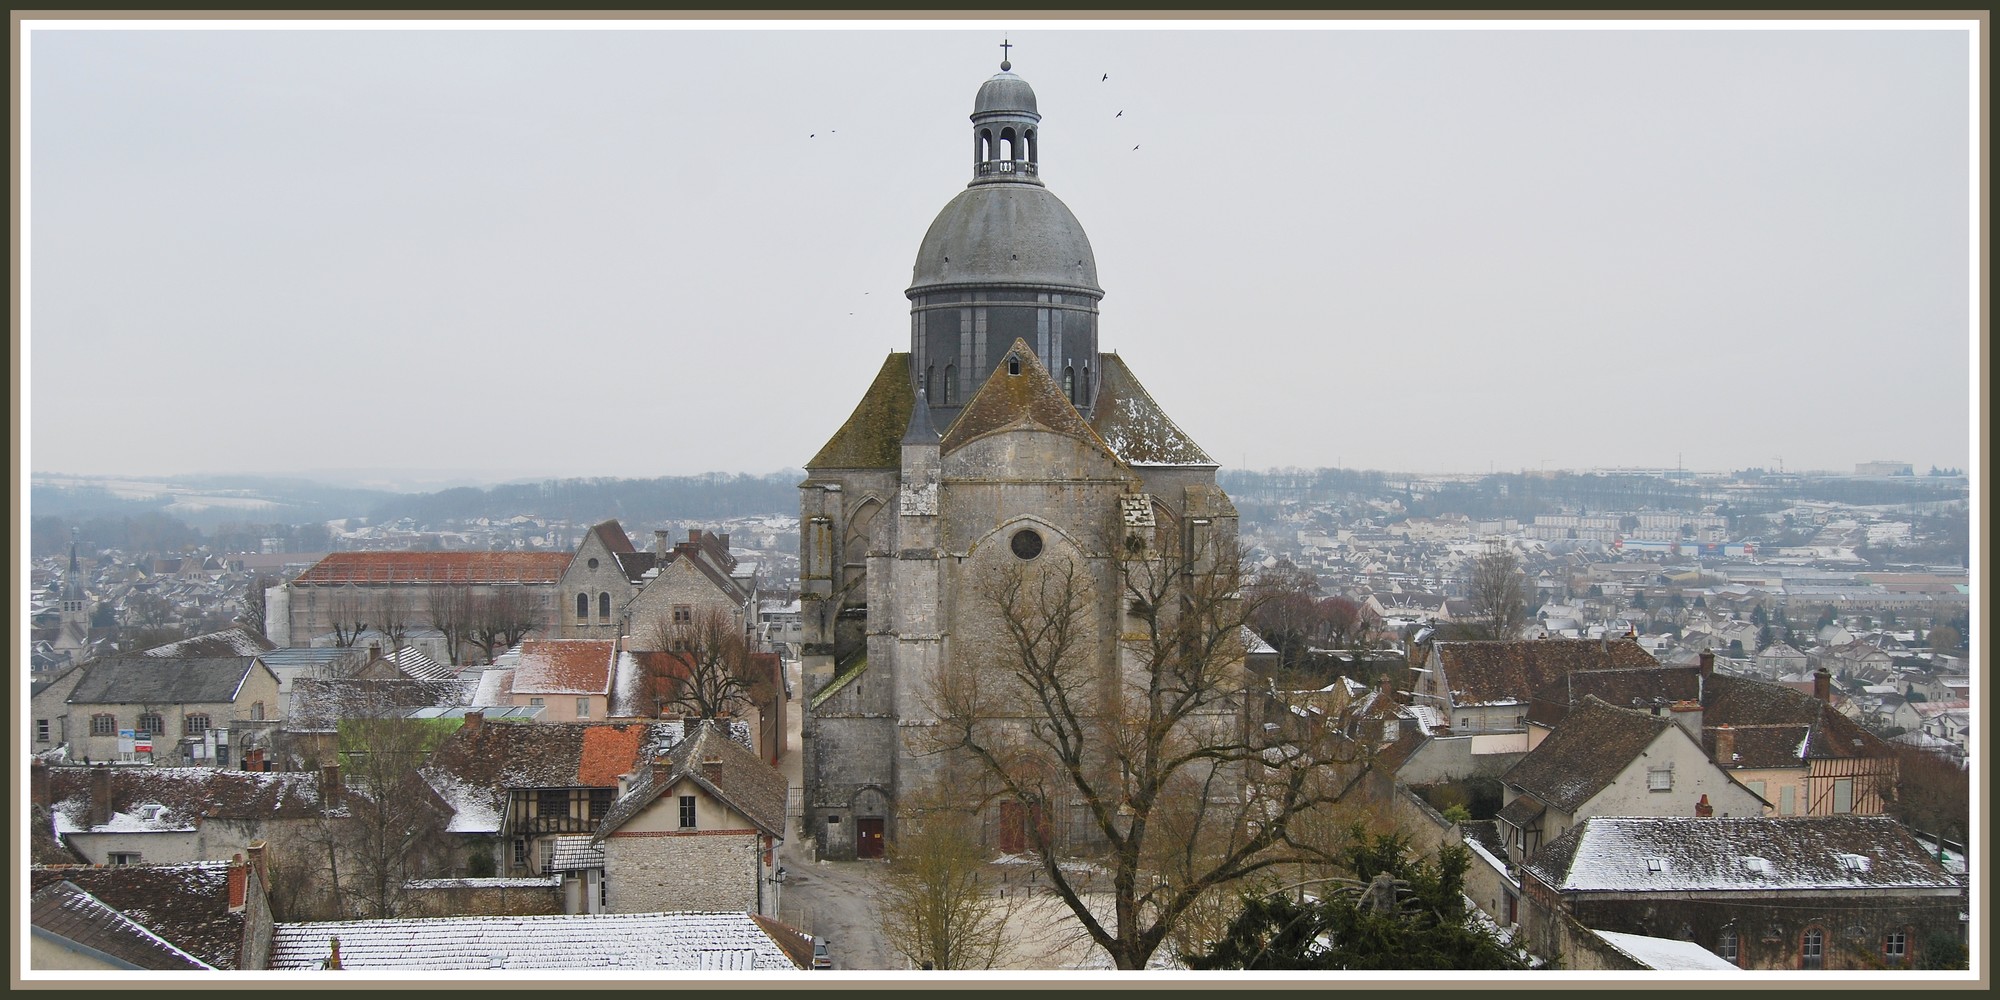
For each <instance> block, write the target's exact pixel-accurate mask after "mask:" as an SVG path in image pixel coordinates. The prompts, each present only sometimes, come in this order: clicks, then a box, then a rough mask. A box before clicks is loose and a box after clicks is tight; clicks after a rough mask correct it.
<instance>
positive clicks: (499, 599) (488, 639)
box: [466, 586, 542, 663]
mask: <svg viewBox="0 0 2000 1000" xmlns="http://www.w3.org/2000/svg"><path fill="white" fill-rule="evenodd" d="M468 621H469V623H470V627H469V628H468V629H467V631H466V638H467V639H468V640H469V641H471V642H472V643H473V644H474V645H476V646H478V647H479V649H480V651H481V652H482V653H484V654H485V656H486V662H488V663H491V662H493V657H494V655H495V651H496V650H505V649H507V648H509V647H511V646H513V645H514V644H515V643H517V642H520V641H521V640H522V639H523V638H524V637H526V636H527V634H528V633H529V632H532V631H534V630H535V628H536V627H538V626H540V625H541V624H542V621H541V619H540V617H539V616H537V614H536V612H535V602H534V598H533V597H531V596H530V595H529V594H528V591H527V588H525V587H512V586H509V587H500V588H497V589H494V590H490V591H488V592H486V593H483V594H478V595H475V596H474V597H473V598H472V602H471V611H470V614H469V616H468Z"/></svg>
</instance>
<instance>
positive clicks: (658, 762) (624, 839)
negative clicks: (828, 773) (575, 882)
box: [591, 721, 787, 916]
mask: <svg viewBox="0 0 2000 1000" xmlns="http://www.w3.org/2000/svg"><path fill="white" fill-rule="evenodd" d="M622 784H623V786H624V787H623V789H622V791H621V793H620V795H619V797H618V800H617V802H616V803H614V804H613V805H612V807H611V810H610V811H609V813H607V814H606V815H605V817H604V822H603V823H602V824H601V825H600V826H599V827H598V829H597V832H596V834H595V836H593V837H592V839H591V842H592V844H594V845H597V846H600V847H601V848H602V849H603V852H604V871H605V884H606V889H607V891H608V895H607V907H608V909H609V910H610V911H611V912H613V913H644V912H653V911H660V910H741V911H743V912H746V913H756V914H762V915H764V916H776V915H777V912H778V889H779V880H778V878H777V848H778V844H779V842H780V841H782V840H783V839H784V823H785V797H786V791H787V784H786V782H785V777H784V775H782V774H780V773H779V772H778V771H777V769H775V768H773V767H772V766H771V765H770V764H768V763H766V762H764V761H763V760H761V759H759V758H758V756H757V755H756V753H754V752H753V751H752V750H751V749H750V748H749V747H747V746H745V745H743V744H742V743H740V742H738V741H737V740H736V739H734V738H732V737H731V736H730V734H729V733H728V731H727V730H726V729H725V728H724V727H723V726H722V725H721V724H718V723H716V722H712V721H704V722H701V723H698V724H695V725H694V726H693V727H692V728H691V729H690V730H689V732H688V735H687V738H686V739H684V740H682V741H681V742H680V743H679V744H678V745H676V746H675V747H674V748H673V749H672V750H669V751H667V752H666V753H663V754H657V755H655V756H653V757H651V758H649V759H644V760H642V761H641V762H640V764H639V766H638V767H637V768H636V769H635V770H634V771H633V772H632V773H631V774H630V775H628V776H626V777H625V778H624V779H623V780H622Z"/></svg>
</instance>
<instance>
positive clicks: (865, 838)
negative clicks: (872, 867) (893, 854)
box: [854, 817, 882, 858]
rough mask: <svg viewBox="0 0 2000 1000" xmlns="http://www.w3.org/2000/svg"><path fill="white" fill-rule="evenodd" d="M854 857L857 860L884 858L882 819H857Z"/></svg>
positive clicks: (855, 822)
mask: <svg viewBox="0 0 2000 1000" xmlns="http://www.w3.org/2000/svg"><path fill="white" fill-rule="evenodd" d="M854 856H855V857H857V858H879V857H881V856H882V820H881V818H880V817H876V818H873V819H860V818H857V819H855V821H854Z"/></svg>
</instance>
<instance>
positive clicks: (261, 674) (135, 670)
mask: <svg viewBox="0 0 2000 1000" xmlns="http://www.w3.org/2000/svg"><path fill="white" fill-rule="evenodd" d="M281 708H282V705H281V702H280V700H279V697H278V676H277V675H276V674H275V673H272V672H271V668H269V667H267V666H265V665H264V661H263V660H262V659H260V658H259V657H256V656H221V657H198V658H190V659H169V658H165V657H153V656H124V657H118V658H116V659H109V660H97V661H95V662H92V663H87V664H85V665H84V666H83V676H82V677H81V678H80V679H79V680H78V681H77V683H76V686H75V687H74V688H72V689H71V690H70V693H69V698H68V699H67V700H66V702H65V705H64V709H65V711H64V714H65V715H66V716H67V721H66V723H65V724H64V726H63V729H64V731H65V732H66V733H67V734H68V740H69V744H70V754H69V756H70V758H71V759H72V760H75V759H82V760H88V761H102V760H120V759H136V760H150V761H153V762H155V763H174V764H213V765H215V766H218V767H220V766H227V765H228V764H229V757H228V755H229V753H230V746H231V745H232V742H233V744H234V745H235V746H236V747H238V748H240V747H242V746H243V745H244V743H245V739H244V738H243V737H244V735H245V733H246V731H248V730H262V729H265V728H268V727H269V726H271V725H273V724H275V722H276V721H277V719H278V718H279V714H278V713H279V712H280V710H281ZM141 734H143V735H146V736H149V737H151V745H152V750H151V751H150V752H147V751H139V750H135V749H133V744H132V743H131V742H130V741H131V739H132V738H133V737H137V736H139V735H141ZM232 734H233V735H232Z"/></svg>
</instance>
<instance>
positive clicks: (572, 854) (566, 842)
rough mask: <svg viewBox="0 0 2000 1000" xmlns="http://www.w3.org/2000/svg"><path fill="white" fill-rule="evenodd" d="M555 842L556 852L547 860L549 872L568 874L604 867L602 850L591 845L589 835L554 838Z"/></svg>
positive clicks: (568, 835)
mask: <svg viewBox="0 0 2000 1000" xmlns="http://www.w3.org/2000/svg"><path fill="white" fill-rule="evenodd" d="M555 841H556V852H555V856H554V857H553V858H551V859H550V860H549V870H550V871H558V872H568V871H577V870H580V869H584V868H603V867H604V848H603V847H601V846H599V845H597V844H594V843H592V842H591V839H590V834H587V833H572V834H565V835H563V836H560V837H557V838H555Z"/></svg>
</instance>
